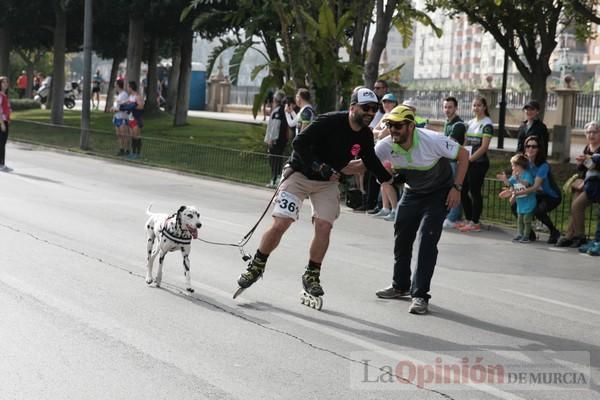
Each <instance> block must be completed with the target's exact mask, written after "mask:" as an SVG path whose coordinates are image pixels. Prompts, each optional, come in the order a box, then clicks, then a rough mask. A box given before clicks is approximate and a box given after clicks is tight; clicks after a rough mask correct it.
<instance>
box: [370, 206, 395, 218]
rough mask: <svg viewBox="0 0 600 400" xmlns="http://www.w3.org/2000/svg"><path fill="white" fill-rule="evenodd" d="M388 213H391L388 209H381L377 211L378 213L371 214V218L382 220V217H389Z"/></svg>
mask: <svg viewBox="0 0 600 400" xmlns="http://www.w3.org/2000/svg"><path fill="white" fill-rule="evenodd" d="M390 212H392V211H391V210H390V209H387V208H382V209H381V210H379V212H378V213H377V214H373V216H374V217H375V218H383V217H387V216H388V215H390Z"/></svg>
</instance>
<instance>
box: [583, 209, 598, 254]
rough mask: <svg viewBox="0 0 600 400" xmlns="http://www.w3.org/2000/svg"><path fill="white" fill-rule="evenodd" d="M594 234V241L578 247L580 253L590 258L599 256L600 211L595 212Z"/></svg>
mask: <svg viewBox="0 0 600 400" xmlns="http://www.w3.org/2000/svg"><path fill="white" fill-rule="evenodd" d="M597 214H598V215H597V220H596V233H595V234H594V240H590V241H589V242H587V243H586V244H583V245H581V246H579V252H580V253H586V254H589V255H590V256H600V209H599V210H598V212H597Z"/></svg>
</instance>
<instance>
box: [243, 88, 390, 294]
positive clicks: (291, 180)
mask: <svg viewBox="0 0 600 400" xmlns="http://www.w3.org/2000/svg"><path fill="white" fill-rule="evenodd" d="M378 108H379V104H378V99H377V96H376V95H375V93H373V91H371V90H369V89H366V88H360V89H358V90H356V91H355V92H354V93H353V94H352V97H351V99H350V109H349V110H348V111H340V112H332V113H327V114H323V115H320V116H318V117H317V119H315V120H314V121H313V122H312V123H311V124H310V125H309V126H307V127H306V129H304V130H303V131H302V132H300V133H299V134H298V135H297V136H296V137H295V138H294V141H293V142H292V148H293V152H292V155H291V156H290V159H289V161H288V164H287V165H286V167H285V169H284V172H283V176H284V178H283V179H282V181H281V183H280V184H279V187H278V189H277V190H278V193H277V197H276V199H275V202H274V203H275V205H274V208H273V213H272V216H273V222H272V224H271V226H270V227H269V228H268V229H267V231H266V232H265V233H264V234H263V236H262V238H261V240H260V244H259V246H258V249H257V250H256V254H255V255H254V257H253V258H252V260H251V261H250V264H249V265H248V268H247V270H246V271H245V272H244V273H242V274H241V276H240V277H239V279H238V285H239V286H240V288H242V289H245V288H248V287H250V285H252V284H253V283H254V282H256V280H257V279H258V278H260V277H261V276H262V275H263V272H264V270H265V265H266V263H267V258H268V257H269V255H270V254H271V252H273V251H274V250H275V249H276V248H277V246H278V245H279V242H280V240H281V238H282V237H283V234H284V233H285V232H286V231H287V229H288V228H289V227H290V226H291V225H292V223H293V222H294V221H296V220H297V219H298V217H299V213H300V208H301V207H302V203H303V202H304V200H305V199H306V198H309V199H310V202H311V206H312V221H313V226H314V236H313V239H312V241H311V244H310V249H309V259H308V265H307V266H306V271H305V273H304V274H303V275H302V284H303V286H304V290H305V291H306V292H307V293H309V294H310V295H312V296H316V297H318V296H322V295H323V293H324V292H323V289H322V287H321V284H320V271H321V263H322V262H323V259H324V258H325V253H326V252H327V248H328V246H329V237H330V234H331V229H332V228H333V223H334V221H335V220H336V219H337V218H338V216H339V214H340V201H339V189H338V186H339V185H338V181H339V179H340V176H341V174H345V175H353V174H355V173H357V172H360V171H363V170H364V169H363V168H364V167H366V168H367V169H369V170H370V171H372V172H373V173H374V174H375V175H376V176H377V179H378V180H379V182H390V183H391V182H392V181H393V179H392V176H391V175H390V174H389V173H388V171H387V170H386V169H385V168H384V167H383V165H382V164H381V162H380V161H379V159H378V158H377V156H376V155H375V148H374V147H375V144H374V140H373V133H372V132H371V129H370V128H369V123H370V122H371V121H372V120H373V117H374V116H375V113H376V112H377V109H378Z"/></svg>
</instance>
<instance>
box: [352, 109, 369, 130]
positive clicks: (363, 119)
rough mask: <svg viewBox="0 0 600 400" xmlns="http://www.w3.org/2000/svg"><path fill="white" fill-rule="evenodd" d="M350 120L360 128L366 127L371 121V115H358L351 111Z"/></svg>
mask: <svg viewBox="0 0 600 400" xmlns="http://www.w3.org/2000/svg"><path fill="white" fill-rule="evenodd" d="M352 121H354V123H355V124H356V125H358V126H360V127H361V128H366V127H367V126H369V124H370V123H371V121H373V117H370V116H367V115H366V114H360V115H359V114H358V113H353V115H352Z"/></svg>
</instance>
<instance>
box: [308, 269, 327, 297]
mask: <svg viewBox="0 0 600 400" xmlns="http://www.w3.org/2000/svg"><path fill="white" fill-rule="evenodd" d="M320 275H321V272H320V271H311V270H308V269H307V270H306V272H305V273H304V274H303V275H302V286H303V287H304V291H306V292H307V293H308V294H310V295H313V296H317V297H318V296H323V295H324V294H325V292H324V291H323V288H322V287H321V281H320V279H319V278H320Z"/></svg>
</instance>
